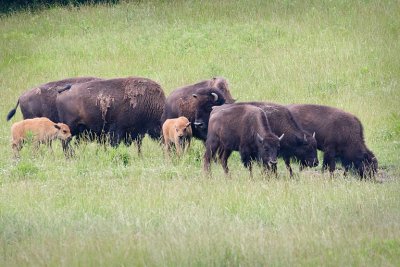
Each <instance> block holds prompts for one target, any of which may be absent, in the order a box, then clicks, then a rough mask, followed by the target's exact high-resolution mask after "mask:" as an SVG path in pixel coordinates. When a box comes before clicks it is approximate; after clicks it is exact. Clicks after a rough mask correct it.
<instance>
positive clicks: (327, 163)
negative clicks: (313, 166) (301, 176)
mask: <svg viewBox="0 0 400 267" xmlns="http://www.w3.org/2000/svg"><path fill="white" fill-rule="evenodd" d="M328 167H329V173H330V174H331V176H332V175H333V172H334V171H335V168H336V162H335V153H334V152H331V151H329V150H327V151H326V152H325V153H324V160H323V162H322V171H325V170H326V169H327V168H328Z"/></svg>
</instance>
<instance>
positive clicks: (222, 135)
mask: <svg viewBox="0 0 400 267" xmlns="http://www.w3.org/2000/svg"><path fill="white" fill-rule="evenodd" d="M282 138H284V136H283V135H282V136H281V137H280V138H278V137H277V136H276V135H275V134H274V133H272V131H271V128H270V126H269V123H268V119H267V117H266V115H265V112H264V111H262V110H261V109H260V108H258V107H255V106H253V105H245V104H240V105H239V104H230V105H223V106H220V107H214V108H213V111H212V112H211V116H210V121H209V128H208V135H207V140H206V152H205V154H204V170H205V171H207V172H209V170H210V162H211V159H212V158H215V156H216V155H217V154H218V157H219V158H220V160H221V164H222V167H223V168H224V171H225V173H228V158H229V156H230V155H231V153H232V151H239V153H240V157H241V160H242V162H243V165H244V166H245V167H246V168H248V169H249V171H250V176H252V161H258V162H261V163H262V164H263V166H264V169H265V170H266V169H269V168H270V167H272V170H273V172H274V173H276V163H277V154H278V150H279V140H280V139H282Z"/></svg>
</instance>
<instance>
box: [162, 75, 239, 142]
mask: <svg viewBox="0 0 400 267" xmlns="http://www.w3.org/2000/svg"><path fill="white" fill-rule="evenodd" d="M212 94H215V95H217V96H218V99H217V100H215V96H214V95H212ZM194 95H195V96H196V97H194ZM233 102H235V100H234V99H233V98H232V96H231V93H230V91H229V86H228V82H227V81H226V79H224V78H222V77H215V78H212V79H209V80H204V81H201V82H198V83H196V84H191V85H186V86H183V87H180V88H178V89H175V90H174V91H173V92H172V93H171V94H170V95H169V96H168V98H167V100H166V104H165V109H164V112H163V115H162V117H161V122H164V121H165V120H166V119H172V118H177V117H179V116H184V117H186V118H188V120H189V121H191V122H194V121H195V118H196V113H200V114H203V113H206V114H207V119H208V116H209V114H210V112H211V107H212V106H218V105H222V104H224V103H233ZM207 122H208V121H207ZM192 130H193V136H194V137H196V138H199V139H201V140H205V139H206V136H207V133H205V134H204V133H203V132H202V131H201V129H197V128H196V127H193V128H192Z"/></svg>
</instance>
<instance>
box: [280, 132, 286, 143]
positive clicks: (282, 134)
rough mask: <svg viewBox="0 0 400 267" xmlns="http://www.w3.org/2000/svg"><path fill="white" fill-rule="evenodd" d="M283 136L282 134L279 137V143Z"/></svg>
mask: <svg viewBox="0 0 400 267" xmlns="http://www.w3.org/2000/svg"><path fill="white" fill-rule="evenodd" d="M283 136H285V134H284V133H283V134H282V135H281V136H280V137H279V141H281V140H282V138H283Z"/></svg>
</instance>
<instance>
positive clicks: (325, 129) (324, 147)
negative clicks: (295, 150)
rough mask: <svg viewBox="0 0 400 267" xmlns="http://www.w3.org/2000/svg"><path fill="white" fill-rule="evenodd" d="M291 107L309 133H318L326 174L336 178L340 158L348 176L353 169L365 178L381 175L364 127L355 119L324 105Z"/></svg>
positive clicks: (316, 134)
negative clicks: (327, 171) (335, 172)
mask: <svg viewBox="0 0 400 267" xmlns="http://www.w3.org/2000/svg"><path fill="white" fill-rule="evenodd" d="M287 107H288V108H289V110H290V112H291V113H292V115H293V116H294V117H295V119H296V120H297V121H298V122H299V123H300V124H301V126H302V127H303V128H304V129H305V130H306V131H309V132H315V138H316V139H317V146H318V149H319V150H321V151H323V152H324V160H323V166H322V169H323V170H325V169H327V168H328V167H329V171H330V173H331V174H333V171H334V170H335V167H336V166H335V165H336V163H335V159H336V158H339V159H340V160H341V162H342V165H343V166H344V168H345V174H346V173H347V172H348V170H349V169H350V168H352V167H354V168H355V169H356V170H357V172H358V174H359V175H360V176H361V177H366V176H371V175H374V174H375V173H376V172H377V169H378V161H377V159H376V157H375V156H374V154H373V153H372V152H371V151H370V150H369V149H368V148H367V147H366V145H365V142H364V133H363V127H362V124H361V122H360V121H359V119H358V118H356V117H355V116H354V115H352V114H350V113H347V112H345V111H343V110H340V109H337V108H333V107H327V106H320V105H289V106H287Z"/></svg>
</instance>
